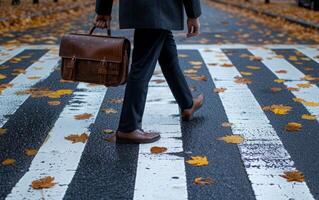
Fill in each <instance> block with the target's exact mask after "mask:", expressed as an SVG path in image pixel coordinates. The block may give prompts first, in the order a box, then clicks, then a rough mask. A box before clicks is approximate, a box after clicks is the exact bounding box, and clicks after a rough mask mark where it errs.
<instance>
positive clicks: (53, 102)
mask: <svg viewBox="0 0 319 200" xmlns="http://www.w3.org/2000/svg"><path fill="white" fill-rule="evenodd" d="M48 104H49V105H50V106H58V105H60V104H61V101H48Z"/></svg>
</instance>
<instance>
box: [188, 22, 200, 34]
mask: <svg viewBox="0 0 319 200" xmlns="http://www.w3.org/2000/svg"><path fill="white" fill-rule="evenodd" d="M187 28H188V33H187V35H186V37H193V36H197V35H198V34H199V29H200V23H199V18H188V19H187Z"/></svg>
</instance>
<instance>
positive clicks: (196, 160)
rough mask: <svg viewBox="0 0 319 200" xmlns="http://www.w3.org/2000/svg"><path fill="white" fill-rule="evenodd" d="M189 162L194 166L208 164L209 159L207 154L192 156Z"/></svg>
mask: <svg viewBox="0 0 319 200" xmlns="http://www.w3.org/2000/svg"><path fill="white" fill-rule="evenodd" d="M186 162H187V163H188V164H190V165H193V166H207V165H208V159H207V157H206V156H192V157H191V159H190V160H187V161H186Z"/></svg>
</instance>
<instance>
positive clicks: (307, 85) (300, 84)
mask: <svg viewBox="0 0 319 200" xmlns="http://www.w3.org/2000/svg"><path fill="white" fill-rule="evenodd" d="M297 86H298V87H300V88H311V87H312V86H313V85H312V84H310V83H299V84H297Z"/></svg>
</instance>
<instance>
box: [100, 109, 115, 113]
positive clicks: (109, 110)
mask: <svg viewBox="0 0 319 200" xmlns="http://www.w3.org/2000/svg"><path fill="white" fill-rule="evenodd" d="M102 111H103V112H105V113H108V114H109V113H117V110H115V109H113V108H105V109H102Z"/></svg>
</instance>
